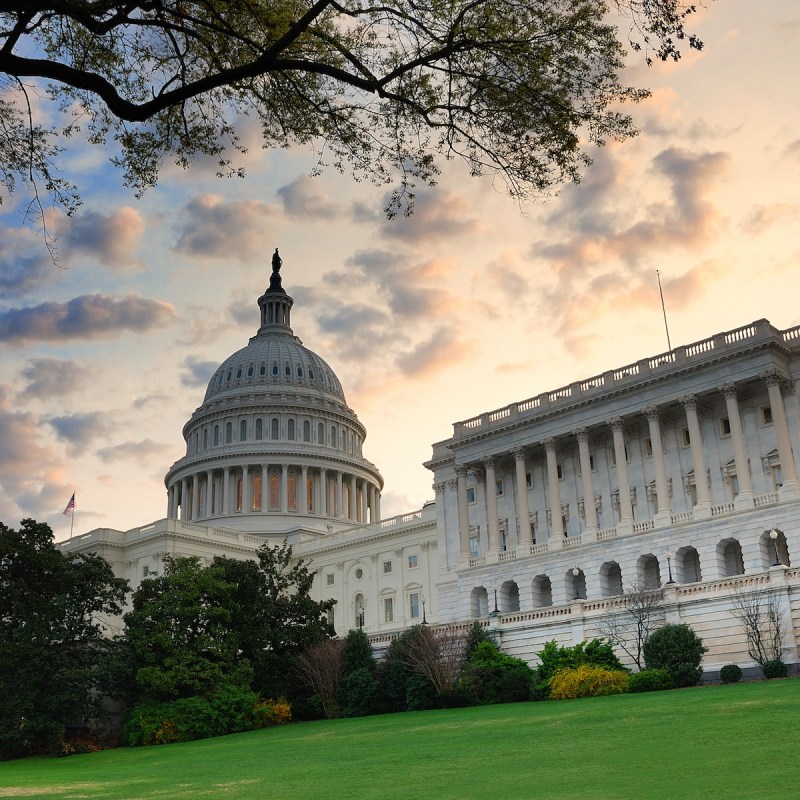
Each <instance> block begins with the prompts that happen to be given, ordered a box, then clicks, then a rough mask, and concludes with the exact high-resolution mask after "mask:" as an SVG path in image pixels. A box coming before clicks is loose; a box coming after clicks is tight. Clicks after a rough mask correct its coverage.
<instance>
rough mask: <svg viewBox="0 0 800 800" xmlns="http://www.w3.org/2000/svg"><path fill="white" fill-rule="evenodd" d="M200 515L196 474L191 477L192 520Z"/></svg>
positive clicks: (198, 484) (198, 486)
mask: <svg viewBox="0 0 800 800" xmlns="http://www.w3.org/2000/svg"><path fill="white" fill-rule="evenodd" d="M199 515H200V481H199V480H198V479H197V473H195V474H194V475H192V520H196V519H197V517H198V516H199Z"/></svg>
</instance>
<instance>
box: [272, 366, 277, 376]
mask: <svg viewBox="0 0 800 800" xmlns="http://www.w3.org/2000/svg"><path fill="white" fill-rule="evenodd" d="M272 374H273V375H276V376H277V374H278V365H277V364H273V365H272Z"/></svg>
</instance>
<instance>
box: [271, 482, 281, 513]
mask: <svg viewBox="0 0 800 800" xmlns="http://www.w3.org/2000/svg"><path fill="white" fill-rule="evenodd" d="M280 508H281V479H280V477H278V475H277V474H275V473H273V474H272V475H270V476H269V510H270V511H280Z"/></svg>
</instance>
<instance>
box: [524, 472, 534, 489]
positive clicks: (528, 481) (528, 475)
mask: <svg viewBox="0 0 800 800" xmlns="http://www.w3.org/2000/svg"><path fill="white" fill-rule="evenodd" d="M525 485H526V486H527V487H528V488H529V489H532V488H533V475H531V473H530V472H526V473H525Z"/></svg>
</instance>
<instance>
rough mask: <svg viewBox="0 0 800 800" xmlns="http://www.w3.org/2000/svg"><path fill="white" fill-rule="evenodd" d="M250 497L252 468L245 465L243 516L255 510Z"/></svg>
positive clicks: (243, 468)
mask: <svg viewBox="0 0 800 800" xmlns="http://www.w3.org/2000/svg"><path fill="white" fill-rule="evenodd" d="M250 497H251V493H250V467H249V465H247V464H244V465H243V466H242V514H249V513H250V512H251V511H252V510H253V502H252V500H251V499H250Z"/></svg>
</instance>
